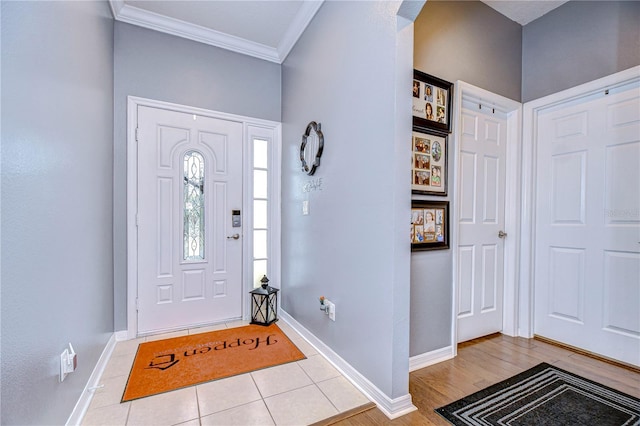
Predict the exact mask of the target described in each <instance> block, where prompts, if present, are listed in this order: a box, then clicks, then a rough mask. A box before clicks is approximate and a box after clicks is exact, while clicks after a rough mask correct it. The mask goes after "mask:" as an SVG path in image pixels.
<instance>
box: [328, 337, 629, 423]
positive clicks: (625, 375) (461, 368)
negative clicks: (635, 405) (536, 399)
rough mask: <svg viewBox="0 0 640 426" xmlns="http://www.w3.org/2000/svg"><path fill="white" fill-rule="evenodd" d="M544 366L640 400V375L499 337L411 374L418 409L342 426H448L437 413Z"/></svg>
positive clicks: (368, 415)
mask: <svg viewBox="0 0 640 426" xmlns="http://www.w3.org/2000/svg"><path fill="white" fill-rule="evenodd" d="M541 362H546V363H548V364H553V365H555V366H557V367H559V368H562V369H564V370H566V371H570V372H572V373H575V374H578V375H580V376H582V377H585V378H588V379H591V380H594V381H596V382H598V383H602V384H603V385H606V386H609V387H611V388H614V389H617V390H619V391H622V392H625V393H627V394H629V395H632V396H635V397H636V398H640V373H639V372H637V371H632V370H630V369H627V368H623V367H619V366H616V365H613V364H610V363H607V362H604V361H600V360H597V359H594V358H590V357H588V356H585V355H582V354H579V353H576V352H573V351H571V350H568V349H564V348H561V347H558V346H555V345H551V344H549V343H546V342H543V341H540V340H536V339H523V338H520V337H508V336H504V335H501V334H495V335H491V336H487V337H483V338H480V339H476V340H471V341H469V342H465V343H462V344H460V345H459V346H458V356H457V357H456V358H454V359H451V360H449V361H445V362H441V363H439V364H436V365H432V366H429V367H426V368H423V369H421V370H416V371H414V372H412V373H411V374H410V378H409V392H410V393H411V396H412V399H413V404H414V405H415V406H416V407H417V408H418V411H414V412H412V413H410V414H407V415H405V416H402V417H400V418H398V419H395V420H389V419H388V418H387V417H386V416H385V415H384V414H383V413H382V411H380V410H379V409H377V408H375V409H372V410H369V411H366V412H364V413H360V414H358V415H356V416H353V417H350V418H348V419H344V420H341V421H339V422H337V423H335V424H336V425H340V426H365V425H366V426H371V425H393V426H396V425H397V426H406V425H443V426H445V425H449V424H450V423H448V422H447V421H445V420H444V419H443V418H442V417H440V416H439V415H438V414H436V412H435V411H434V409H435V408H438V407H441V406H443V405H447V404H449V403H450V402H453V401H456V400H458V399H460V398H462V397H464V396H466V395H469V394H472V393H474V392H476V391H479V390H480V389H484V388H486V387H487V386H490V385H492V384H494V383H497V382H500V381H502V380H505V379H507V378H509V377H511V376H513V375H515V374H518V373H520V372H522V371H524V370H527V369H529V368H531V367H533V366H535V365H537V364H539V363H541Z"/></svg>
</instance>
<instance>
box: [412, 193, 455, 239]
mask: <svg viewBox="0 0 640 426" xmlns="http://www.w3.org/2000/svg"><path fill="white" fill-rule="evenodd" d="M448 248H449V202H448V201H428V200H413V201H412V203H411V251H421V250H438V249H448Z"/></svg>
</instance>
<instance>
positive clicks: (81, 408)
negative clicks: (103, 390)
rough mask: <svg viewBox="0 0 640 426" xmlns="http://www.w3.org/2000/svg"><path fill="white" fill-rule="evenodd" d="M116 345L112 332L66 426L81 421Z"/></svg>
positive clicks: (73, 425)
mask: <svg viewBox="0 0 640 426" xmlns="http://www.w3.org/2000/svg"><path fill="white" fill-rule="evenodd" d="M115 347H116V333H114V334H112V335H111V337H110V338H109V341H108V342H107V345H106V346H105V347H104V350H103V351H102V355H100V358H99V359H98V362H97V363H96V366H95V367H94V368H93V372H92V373H91V376H90V377H89V381H88V382H87V385H86V386H85V387H84V390H83V391H82V394H80V398H79V399H78V402H77V403H76V406H75V407H74V408H73V411H72V412H71V415H70V416H69V419H67V423H66V425H67V426H75V425H79V424H81V423H82V419H83V418H84V415H85V414H86V413H87V409H88V408H89V404H90V403H91V400H92V399H93V392H94V390H95V389H96V387H97V386H98V385H99V383H100V379H101V378H102V373H104V369H105V367H106V366H107V362H109V359H110V358H111V354H112V353H113V349H114V348H115Z"/></svg>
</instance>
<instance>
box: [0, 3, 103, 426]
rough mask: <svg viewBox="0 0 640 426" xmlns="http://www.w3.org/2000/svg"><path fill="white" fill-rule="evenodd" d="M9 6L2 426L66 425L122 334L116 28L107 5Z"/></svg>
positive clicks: (5, 21)
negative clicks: (73, 358) (65, 356)
mask: <svg viewBox="0 0 640 426" xmlns="http://www.w3.org/2000/svg"><path fill="white" fill-rule="evenodd" d="M1 7H2V125H3V126H2V208H3V209H2V267H3V268H2V379H1V381H2V410H1V411H2V418H1V423H2V424H7V425H8V424H64V423H65V422H66V420H67V418H68V417H69V415H70V414H71V412H72V410H73V408H74V406H75V404H76V402H77V401H78V398H79V397H80V394H81V393H82V390H83V389H84V386H85V385H86V383H87V381H88V379H89V376H90V374H91V372H92V370H93V368H94V366H95V365H96V362H97V360H98V358H99V356H100V354H101V353H102V350H103V349H104V347H105V344H106V343H107V341H108V339H109V337H110V336H111V335H112V333H113V259H112V253H113V246H112V222H113V218H112V210H113V197H112V175H113V168H112V167H113V163H112V160H113V155H112V150H113V65H112V64H113V20H112V17H111V12H110V10H109V6H108V4H107V3H106V2H6V1H3V2H2V5H1ZM69 342H71V343H72V344H73V346H74V348H75V350H76V352H77V353H78V359H79V364H78V370H77V371H76V372H75V373H72V374H71V375H69V376H67V378H66V380H65V381H64V382H62V383H59V378H58V377H59V369H60V353H61V352H62V351H63V350H64V348H65V347H66V346H67V344H68V343H69Z"/></svg>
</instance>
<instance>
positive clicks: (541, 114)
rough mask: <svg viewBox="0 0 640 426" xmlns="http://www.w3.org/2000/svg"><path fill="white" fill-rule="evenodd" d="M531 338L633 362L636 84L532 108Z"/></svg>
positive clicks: (639, 203) (639, 193)
mask: <svg viewBox="0 0 640 426" xmlns="http://www.w3.org/2000/svg"><path fill="white" fill-rule="evenodd" d="M536 118H537V120H536V124H535V126H534V132H535V139H536V143H535V145H536V152H535V155H536V169H535V176H536V178H535V183H536V191H535V200H536V202H535V205H536V210H535V251H534V255H535V264H534V288H535V291H534V295H535V297H534V301H535V309H534V312H535V317H534V318H535V320H534V332H535V334H537V335H540V336H544V337H547V338H550V339H553V340H556V341H559V342H563V343H566V344H569V345H571V346H575V347H579V348H582V349H585V350H588V351H591V352H594V353H598V354H601V355H604V356H606V357H610V358H614V359H617V360H620V361H623V362H626V363H629V364H633V365H636V366H640V86H639V83H638V81H637V80H636V81H635V82H631V83H628V84H626V85H622V86H617V87H611V88H609V89H607V90H606V91H605V90H602V91H598V92H595V93H591V94H589V95H587V96H584V97H582V98H579V99H574V100H571V101H569V102H566V103H565V102H563V103H559V104H556V105H553V106H550V107H548V108H546V109H544V110H539V111H538V114H537V117H536Z"/></svg>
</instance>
